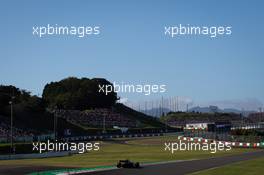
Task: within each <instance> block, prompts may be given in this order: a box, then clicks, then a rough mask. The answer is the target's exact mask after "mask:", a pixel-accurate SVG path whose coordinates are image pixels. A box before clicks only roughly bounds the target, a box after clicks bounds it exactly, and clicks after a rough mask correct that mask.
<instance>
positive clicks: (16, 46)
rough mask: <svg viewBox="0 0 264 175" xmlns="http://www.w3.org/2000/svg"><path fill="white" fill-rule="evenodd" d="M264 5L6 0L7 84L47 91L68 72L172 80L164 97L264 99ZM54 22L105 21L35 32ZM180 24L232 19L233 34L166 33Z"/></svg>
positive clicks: (0, 5) (2, 9)
mask: <svg viewBox="0 0 264 175" xmlns="http://www.w3.org/2000/svg"><path fill="white" fill-rule="evenodd" d="M263 9H264V3H263V1H261V0H259V1H256V0H252V1H249V0H245V1H230V0H226V1H224V0H223V1H219V2H218V3H216V2H214V3H213V2H212V1H210V0H208V1H205V0H204V1H203V0H202V1H196V0H192V1H186V0H182V1H176V0H175V1H173V0H170V1H169V0H167V1H166V0H160V1H150V0H149V1H146V0H145V1H144V0H138V1H135V0H133V1H132V0H131V1H122V0H120V1H117V0H116V1H113V0H112V1H109V0H105V1H102V0H101V1H100V0H97V1H89V0H87V1H85V0H83V1H78V0H77V1H62V0H61V1H53V0H50V1H29V0H28V1H17V2H15V1H12V0H11V1H10V0H8V1H7V0H6V1H1V2H0V21H1V28H0V31H1V32H0V38H1V39H0V48H1V50H0V61H1V66H0V84H12V85H15V86H17V87H19V88H22V89H27V90H29V91H31V92H32V93H33V94H40V95H41V94H42V90H43V87H44V85H45V84H46V83H48V82H51V81H57V80H60V79H62V78H66V77H68V76H76V77H88V78H93V77H104V78H106V79H108V80H110V81H116V82H122V81H123V82H127V83H134V84H138V83H145V84H166V85H167V92H166V94H163V95H164V96H184V97H188V98H191V99H192V100H193V101H194V102H195V103H196V104H211V102H212V103H213V102H214V104H218V103H216V102H219V104H220V102H221V103H224V104H230V103H232V102H234V103H240V102H241V101H242V102H245V101H246V102H247V101H249V102H250V103H251V102H253V103H256V102H257V104H256V105H255V106H253V107H252V106H250V107H249V108H255V107H257V106H259V105H262V103H263V102H264V91H263V90H264V78H263V75H264V57H263V51H264V44H263V41H264V33H263V28H264V11H263ZM47 24H53V25H55V24H58V25H68V26H71V25H75V26H94V25H98V26H100V31H101V33H100V35H99V36H96V37H86V38H78V37H69V36H63V37H61V36H59V37H57V36H49V37H44V38H38V37H36V36H33V35H32V27H33V26H45V25H47ZM178 24H186V25H187V24H190V25H197V26H221V25H224V26H232V35H231V36H224V37H220V38H215V39H212V38H209V37H205V36H202V37H201V36H200V37H199V36H196V37H181V38H177V39H175V38H174V39H171V38H168V37H165V36H164V26H172V25H178ZM121 96H122V97H124V98H125V97H127V98H128V99H129V100H142V99H143V100H145V99H151V98H158V97H157V96H147V97H146V96H144V95H139V94H121ZM247 99H250V100H247ZM239 107H240V106H239ZM239 107H238V108H239Z"/></svg>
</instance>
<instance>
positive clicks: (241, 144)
mask: <svg viewBox="0 0 264 175" xmlns="http://www.w3.org/2000/svg"><path fill="white" fill-rule="evenodd" d="M178 140H182V141H191V142H202V143H208V142H209V143H212V142H214V141H215V140H213V139H204V138H193V137H184V136H178ZM216 142H217V143H220V144H221V143H222V144H225V145H229V144H231V146H233V147H241V148H264V142H262V143H248V142H247V143H244V142H229V141H216Z"/></svg>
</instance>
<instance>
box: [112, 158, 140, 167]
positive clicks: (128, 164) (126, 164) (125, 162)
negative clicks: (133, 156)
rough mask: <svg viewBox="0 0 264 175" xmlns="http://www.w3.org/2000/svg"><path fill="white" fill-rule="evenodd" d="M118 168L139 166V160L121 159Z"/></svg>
mask: <svg viewBox="0 0 264 175" xmlns="http://www.w3.org/2000/svg"><path fill="white" fill-rule="evenodd" d="M116 166H117V168H139V167H140V165H139V162H135V163H134V162H131V161H130V160H119V161H118V163H117V165H116Z"/></svg>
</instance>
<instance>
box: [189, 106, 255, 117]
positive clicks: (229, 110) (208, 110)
mask: <svg viewBox="0 0 264 175" xmlns="http://www.w3.org/2000/svg"><path fill="white" fill-rule="evenodd" d="M191 111H194V112H201V113H212V112H219V113H235V114H243V115H244V116H248V115H249V114H250V113H254V112H256V111H242V110H238V109H233V108H225V109H220V108H218V107H216V106H209V107H200V106H196V107H193V108H191V109H189V112H191Z"/></svg>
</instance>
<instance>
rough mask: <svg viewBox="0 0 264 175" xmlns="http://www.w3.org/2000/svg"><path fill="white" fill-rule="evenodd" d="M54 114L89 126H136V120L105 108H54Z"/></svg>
mask: <svg viewBox="0 0 264 175" xmlns="http://www.w3.org/2000/svg"><path fill="white" fill-rule="evenodd" d="M55 115H56V116H57V117H61V118H64V119H66V120H67V121H68V122H71V123H74V124H79V125H83V126H89V127H103V126H104V125H105V126H106V127H113V126H120V127H129V128H131V127H136V126H137V121H136V120H133V119H130V118H128V117H127V116H124V115H122V114H119V113H116V112H113V111H112V110H111V109H107V108H95V109H92V110H85V111H79V110H56V111H55Z"/></svg>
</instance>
